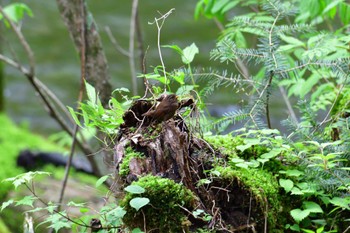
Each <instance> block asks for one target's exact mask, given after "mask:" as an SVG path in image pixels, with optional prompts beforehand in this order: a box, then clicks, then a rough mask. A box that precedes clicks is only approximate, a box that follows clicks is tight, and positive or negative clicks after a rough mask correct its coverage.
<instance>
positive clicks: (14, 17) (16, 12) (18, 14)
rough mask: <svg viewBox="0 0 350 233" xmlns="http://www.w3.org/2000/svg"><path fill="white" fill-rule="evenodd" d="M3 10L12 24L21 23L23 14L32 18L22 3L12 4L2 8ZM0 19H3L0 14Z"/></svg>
mask: <svg viewBox="0 0 350 233" xmlns="http://www.w3.org/2000/svg"><path fill="white" fill-rule="evenodd" d="M3 10H4V12H5V14H6V15H7V17H8V18H9V19H10V20H11V21H13V22H14V23H18V22H19V21H21V20H22V19H23V17H24V14H25V13H26V14H27V15H28V16H30V17H32V16H33V12H32V10H31V9H30V8H29V7H28V6H27V5H26V4H24V3H12V4H10V5H7V6H6V7H4V9H3ZM1 19H3V15H2V14H0V20H1Z"/></svg>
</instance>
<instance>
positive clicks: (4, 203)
mask: <svg viewBox="0 0 350 233" xmlns="http://www.w3.org/2000/svg"><path fill="white" fill-rule="evenodd" d="M12 203H13V200H12V199H10V200H8V201H6V202H3V203H2V205H1V210H0V212H1V211H3V210H4V209H5V208H6V207H8V206H9V205H11V204H12Z"/></svg>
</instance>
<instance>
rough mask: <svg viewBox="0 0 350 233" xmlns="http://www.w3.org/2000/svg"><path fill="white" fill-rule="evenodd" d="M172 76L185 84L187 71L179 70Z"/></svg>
mask: <svg viewBox="0 0 350 233" xmlns="http://www.w3.org/2000/svg"><path fill="white" fill-rule="evenodd" d="M171 77H172V78H173V79H174V80H175V81H176V82H178V83H179V84H181V85H184V84H185V73H184V72H182V71H178V72H176V73H175V74H174V75H172V76H171Z"/></svg>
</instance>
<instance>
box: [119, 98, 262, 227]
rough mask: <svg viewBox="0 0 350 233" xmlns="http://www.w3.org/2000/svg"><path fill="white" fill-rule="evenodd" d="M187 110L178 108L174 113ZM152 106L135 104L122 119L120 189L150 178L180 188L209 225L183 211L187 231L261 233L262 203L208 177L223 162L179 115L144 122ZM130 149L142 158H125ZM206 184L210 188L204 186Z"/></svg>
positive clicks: (234, 182) (231, 182)
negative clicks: (189, 194) (165, 180)
mask: <svg viewBox="0 0 350 233" xmlns="http://www.w3.org/2000/svg"><path fill="white" fill-rule="evenodd" d="M189 102H190V103H193V101H189ZM187 103H188V102H187ZM189 105H191V104H188V105H186V104H182V105H181V104H180V107H179V109H180V108H182V107H183V106H189ZM154 106H155V104H154V103H152V102H151V101H146V100H138V101H136V102H134V104H133V105H132V106H131V107H130V109H129V110H128V111H127V112H126V113H125V114H124V124H123V125H122V126H121V128H120V133H119V136H118V138H117V141H116V144H115V149H114V150H115V166H116V170H117V175H118V173H119V172H120V170H121V167H127V172H126V173H123V174H122V175H121V174H119V175H120V176H121V177H120V178H121V179H122V181H123V183H124V184H130V183H131V182H133V181H135V180H137V179H138V178H139V177H143V176H146V175H149V174H151V175H153V176H159V177H162V178H168V179H171V180H174V181H175V182H176V183H181V184H183V185H184V186H185V187H186V188H187V189H189V190H190V191H192V192H193V193H194V194H195V196H196V197H197V198H196V203H195V209H200V210H204V211H205V213H207V214H209V215H210V216H211V218H210V219H203V218H196V217H195V216H194V215H193V214H191V211H192V210H186V209H185V208H184V213H185V214H186V215H187V217H188V219H189V221H190V222H191V224H190V225H191V226H190V227H189V229H190V230H191V229H192V230H193V229H198V228H206V229H209V230H210V229H216V231H217V232H264V230H265V228H267V225H266V224H267V221H266V219H267V212H266V208H265V207H266V205H267V203H265V201H264V200H261V198H260V199H259V198H257V197H254V194H252V192H251V191H250V189H249V187H246V186H245V185H244V184H242V183H240V181H239V179H234V178H232V179H230V178H227V177H226V178H223V177H220V176H218V177H214V176H213V175H212V174H211V173H208V171H209V170H210V169H212V168H213V167H214V165H215V164H216V165H217V164H218V163H221V164H222V165H223V166H225V164H226V160H227V156H226V155H223V154H221V153H220V152H219V151H215V150H214V149H213V147H212V146H211V145H209V143H208V142H206V141H205V140H204V139H202V138H199V137H197V136H196V135H195V134H194V133H193V132H191V130H189V127H187V125H186V123H185V122H184V120H183V118H182V117H181V116H180V114H178V115H175V116H174V117H173V118H172V119H170V120H167V121H164V122H160V123H154V122H152V119H150V118H148V117H144V114H145V113H146V112H147V111H149V110H150V109H152V108H154ZM130 149H131V150H132V151H134V152H136V153H139V154H140V155H141V156H133V157H131V158H130V157H128V153H127V151H130ZM206 180H211V182H208V183H206V182H205V181H206ZM200 184H203V185H200ZM155 211H157V210H155ZM145 218H146V219H147V216H146V217H145ZM179 224H180V223H179ZM140 225H141V226H142V224H140ZM152 232H153V230H152Z"/></svg>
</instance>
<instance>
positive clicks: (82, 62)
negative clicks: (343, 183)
mask: <svg viewBox="0 0 350 233" xmlns="http://www.w3.org/2000/svg"><path fill="white" fill-rule="evenodd" d="M80 6H81V16H80V17H81V19H82V20H81V25H80V33H81V52H80V66H81V67H80V68H81V74H80V75H81V78H80V91H79V96H78V105H79V103H81V101H82V99H83V90H84V80H85V58H86V57H85V56H86V54H85V48H86V37H85V26H86V18H85V11H84V0H81V1H80ZM77 132H78V124H75V126H74V133H73V142H72V146H71V150H70V152H69V159H68V161H67V164H66V169H65V173H64V178H63V182H62V188H61V192H60V197H59V199H58V203H59V206H58V208H57V211H58V212H59V211H60V207H61V205H60V204H62V202H63V197H64V192H65V189H66V186H67V181H68V176H69V170H70V167H71V164H72V160H73V155H74V150H75V145H76V142H77Z"/></svg>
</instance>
